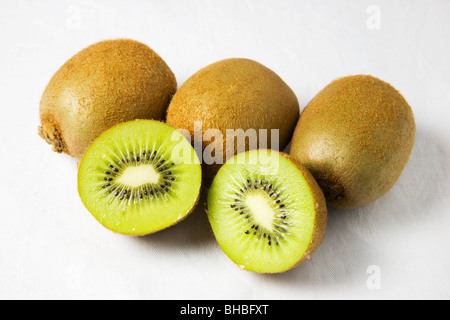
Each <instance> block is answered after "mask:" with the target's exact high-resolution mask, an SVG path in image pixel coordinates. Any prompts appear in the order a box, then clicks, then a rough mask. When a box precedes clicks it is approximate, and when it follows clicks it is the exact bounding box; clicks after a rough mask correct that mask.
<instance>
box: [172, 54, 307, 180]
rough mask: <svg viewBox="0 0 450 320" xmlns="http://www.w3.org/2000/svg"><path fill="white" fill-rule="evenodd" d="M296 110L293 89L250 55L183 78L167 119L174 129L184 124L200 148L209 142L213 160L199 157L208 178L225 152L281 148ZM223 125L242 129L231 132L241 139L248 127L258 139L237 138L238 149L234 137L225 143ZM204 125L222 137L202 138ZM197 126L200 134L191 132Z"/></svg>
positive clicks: (196, 129) (232, 59) (288, 139)
mask: <svg viewBox="0 0 450 320" xmlns="http://www.w3.org/2000/svg"><path fill="white" fill-rule="evenodd" d="M299 111H300V110H299V104H298V100H297V97H296V95H295V94H294V92H293V91H292V90H291V88H289V86H288V85H287V84H286V83H285V82H284V81H283V80H282V79H281V78H280V77H279V76H278V75H277V74H276V73H275V72H273V71H272V70H270V69H268V68H267V67H265V66H264V65H262V64H260V63H258V62H256V61H253V60H250V59H244V58H231V59H225V60H221V61H218V62H215V63H213V64H210V65H208V66H206V67H204V68H203V69H201V70H199V71H198V72H197V73H195V74H194V75H192V76H191V77H190V78H189V79H188V80H186V82H185V83H183V85H182V86H181V87H180V88H179V89H178V91H177V93H175V95H174V97H173V99H172V101H171V103H170V105H169V108H168V110H167V119H166V121H167V123H168V124H169V125H171V126H173V127H175V128H177V129H185V130H187V131H188V132H189V134H190V135H191V141H194V143H195V142H196V143H197V144H198V145H200V144H201V147H202V150H204V151H205V148H207V147H208V146H209V147H211V150H212V152H211V154H212V156H213V157H215V158H216V160H218V161H214V163H208V162H207V160H206V159H205V158H203V159H202V160H203V161H202V164H203V168H204V176H205V178H206V179H209V180H211V179H212V178H213V176H214V175H215V174H216V172H217V170H218V169H219V167H220V165H221V164H223V163H224V162H225V161H226V159H227V156H228V158H231V157H232V156H234V155H235V154H237V153H238V151H239V152H243V151H248V150H249V149H250V148H252V149H256V147H258V148H272V149H275V150H277V149H279V150H282V149H283V148H285V147H286V145H287V144H288V143H289V141H290V139H291V136H292V133H293V130H294V128H295V124H296V123H297V120H298V117H299ZM199 126H201V130H200V128H199ZM227 129H230V130H241V131H240V133H238V134H236V139H241V141H242V138H244V139H246V137H245V136H244V133H247V132H248V131H247V130H249V129H250V130H253V133H254V134H255V135H256V140H257V144H258V145H257V146H251V145H250V143H249V140H250V138H249V139H248V140H245V146H242V144H241V147H243V148H241V150H238V149H237V148H238V147H239V142H238V141H236V142H235V143H233V145H234V147H233V146H231V143H230V144H228V147H227V141H226V140H227V139H226V138H229V136H228V137H227ZM261 129H266V130H267V131H265V133H267V136H264V137H262V134H261V132H262V130H261ZM208 130H216V132H219V133H220V134H221V136H222V138H223V139H217V136H214V137H213V138H211V137H208V138H206V136H205V133H207V132H208ZM274 130H276V131H274ZM196 131H197V132H198V131H199V132H200V134H194V133H195V132H196ZM274 132H276V134H277V135H278V136H275V133H274ZM249 134H250V135H251V134H252V132H250V133H249ZM209 138H211V139H209ZM247 138H248V136H247ZM262 139H264V141H263V145H261V141H262ZM208 140H212V141H211V142H210V141H208ZM275 140H277V141H275ZM266 142H267V145H265V143H266ZM277 143H278V146H276V147H274V145H275V144H277ZM196 149H197V148H196ZM197 151H198V150H197ZM204 153H206V152H204Z"/></svg>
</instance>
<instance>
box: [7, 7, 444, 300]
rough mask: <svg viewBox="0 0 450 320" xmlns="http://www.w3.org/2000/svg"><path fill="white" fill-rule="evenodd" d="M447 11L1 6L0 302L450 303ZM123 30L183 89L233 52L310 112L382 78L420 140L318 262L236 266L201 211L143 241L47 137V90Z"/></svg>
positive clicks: (334, 225)
mask: <svg viewBox="0 0 450 320" xmlns="http://www.w3.org/2000/svg"><path fill="white" fill-rule="evenodd" d="M449 16H450V2H449V1H446V0H441V1H438V0H433V1H430V0H429V1H417V0H399V1H388V0H386V1H381V0H369V1H367V0H347V1H335V0H322V1H261V0H258V1H256V0H255V1H244V0H232V1H229V0H228V1H218V0H212V1H211V0H210V1H207V0H202V1H200V0H198V1H106V0H105V1H90V0H89V1H88V0H86V1H77V0H70V1H67V0H48V1H18V0H2V1H1V2H0V36H1V39H2V45H1V50H0V97H1V106H0V108H1V110H2V113H1V115H2V116H1V117H0V121H1V125H0V130H1V131H0V132H1V137H2V142H1V144H0V146H1V156H0V168H1V170H0V200H1V203H2V209H1V213H0V298H1V299H341V298H342V299H433V298H434V299H448V298H450V291H449V285H450V275H449V270H450V268H449V267H450V265H449V262H450V260H449V252H450V250H449V249H450V246H449V226H450V224H449V213H450V212H449V209H450V182H449V181H450V179H449V178H450V175H449V169H450V166H449V157H450V126H449V123H448V121H449V119H450V107H449V106H450V93H449V91H450V89H449V88H450V80H449V74H450V63H449V57H450V44H449V39H450V20H449ZM119 37H126V38H132V39H135V40H139V41H142V42H144V43H146V44H148V45H149V46H150V47H151V48H153V49H154V50H155V51H156V52H158V53H159V54H160V55H161V56H162V57H163V59H164V60H165V61H166V62H167V63H168V65H169V66H170V67H171V68H172V70H173V71H174V73H175V75H176V77H177V80H178V85H181V84H182V83H183V82H184V81H185V80H186V79H187V78H188V77H189V76H190V75H192V74H193V73H195V72H196V71H197V70H198V69H200V68H201V67H204V66H206V65H208V64H210V63H212V62H215V61H217V60H220V59H224V58H229V57H245V58H251V59H254V60H256V61H259V62H261V63H263V64H264V65H266V66H267V67H269V68H271V69H272V70H274V71H275V72H277V73H278V74H279V75H280V76H281V77H282V78H283V79H284V80H285V81H286V82H287V83H288V84H289V86H291V88H292V89H293V90H294V91H295V93H296V94H297V96H298V98H299V101H300V105H301V108H302V109H303V108H304V107H305V106H306V104H307V103H308V101H309V100H310V99H311V98H312V97H313V96H314V95H315V94H316V93H317V92H319V91H320V90H321V89H322V88H323V87H324V86H325V85H326V84H328V83H329V82H330V81H332V80H334V79H335V78H338V77H341V76H346V75H351V74H361V73H364V74H372V75H374V76H377V77H379V78H381V79H383V80H385V81H388V82H390V83H391V84H392V85H393V86H394V87H396V88H397V89H398V90H399V91H400V92H401V93H402V94H403V95H404V96H405V98H406V99H407V101H408V102H409V103H410V105H411V106H412V108H413V111H414V114H415V117H416V125H417V137H416V145H415V147H414V150H413V153H412V156H411V158H410V161H409V163H408V165H407V166H406V169H405V171H404V172H403V174H402V176H401V178H400V180H399V181H398V183H397V184H396V185H395V187H394V188H393V189H392V190H391V191H390V192H389V193H388V194H387V195H386V196H384V197H383V198H382V199H380V200H378V201H376V202H375V203H373V204H370V205H368V206H366V207H363V208H360V209H356V210H350V211H342V210H336V209H330V210H329V222H328V227H327V236H326V238H325V241H324V242H323V244H322V246H321V247H320V248H319V249H318V251H317V252H316V253H315V254H314V255H313V256H312V259H311V260H309V261H307V262H305V263H304V264H302V265H301V266H299V267H297V268H295V269H293V270H291V271H288V272H286V273H283V274H278V275H259V274H254V273H250V272H245V271H242V270H240V269H239V268H238V267H236V266H235V265H234V264H233V263H232V262H231V261H230V260H229V259H228V258H227V257H226V256H225V254H223V253H222V251H221V250H220V248H219V246H218V245H217V243H216V241H215V239H214V237H213V235H212V233H211V230H210V227H209V224H208V221H207V219H206V216H205V212H204V210H203V208H202V207H201V206H200V207H199V208H198V209H197V210H196V211H195V212H194V213H193V214H192V215H191V216H190V217H188V218H187V219H186V220H185V221H183V222H181V223H180V224H178V225H176V226H174V227H172V228H170V229H167V230H165V231H162V232H160V233H157V234H154V235H151V236H147V237H142V238H132V237H126V236H121V235H117V234H114V233H112V232H110V231H108V230H106V229H105V228H103V227H101V226H100V225H99V224H98V223H97V222H96V221H95V220H94V219H93V218H92V217H91V215H90V214H89V213H88V212H87V210H86V209H85V208H84V207H83V205H82V203H81V201H80V199H79V197H78V194H77V185H76V175H77V167H76V160H74V159H72V158H70V157H68V156H65V155H60V154H56V153H53V152H52V151H51V147H50V146H49V145H47V144H46V143H45V142H44V141H43V140H42V139H41V138H40V137H38V135H37V126H38V124H39V116H38V107H39V101H40V97H41V94H42V92H43V90H44V88H45V86H46V84H47V83H48V81H49V79H50V77H51V76H52V74H53V73H54V72H55V71H56V70H57V69H58V68H59V67H60V66H61V65H62V64H63V63H64V62H65V61H66V60H67V59H68V58H70V57H71V56H72V55H73V54H75V53H77V52H78V51H80V50H81V49H83V48H84V47H86V46H88V45H90V44H92V43H95V42H97V41H100V40H104V39H109V38H119Z"/></svg>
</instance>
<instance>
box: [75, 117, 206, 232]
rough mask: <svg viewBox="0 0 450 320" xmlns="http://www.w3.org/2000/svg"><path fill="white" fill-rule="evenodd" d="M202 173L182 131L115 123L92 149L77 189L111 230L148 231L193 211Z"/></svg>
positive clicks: (145, 122)
mask: <svg viewBox="0 0 450 320" xmlns="http://www.w3.org/2000/svg"><path fill="white" fill-rule="evenodd" d="M201 176H202V174H201V166H200V163H199V159H198V158H197V154H196V153H195V151H194V149H193V148H192V146H191V145H190V143H189V142H188V141H187V140H186V139H185V138H184V137H183V136H182V135H181V134H180V133H178V132H177V131H176V130H175V129H174V128H172V127H170V126H169V125H167V124H164V123H161V122H158V121H153V120H136V121H130V122H126V123H123V124H119V125H116V126H114V127H112V128H111V129H109V130H107V131H106V132H105V133H103V134H102V135H101V136H100V137H99V138H97V139H96V140H95V141H94V143H93V144H92V145H91V146H90V147H89V149H88V150H87V151H86V153H85V154H84V156H83V158H82V159H81V162H80V164H79V171H78V192H79V195H80V197H81V200H82V202H83V204H84V205H85V206H86V208H87V209H88V210H89V211H90V212H91V214H92V215H93V216H94V217H95V218H96V219H97V220H98V221H99V222H100V223H101V224H102V225H104V226H105V227H107V228H108V229H110V230H112V231H115V232H118V233H121V234H127V235H145V234H149V233H153V232H156V231H158V230H161V229H164V228H166V227H168V226H170V225H173V224H175V223H176V222H178V221H180V220H182V219H183V218H185V217H186V216H187V215H188V214H189V213H190V212H191V211H192V210H193V209H194V207H195V205H196V203H197V201H198V198H199V194H200V187H201V180H202V178H201Z"/></svg>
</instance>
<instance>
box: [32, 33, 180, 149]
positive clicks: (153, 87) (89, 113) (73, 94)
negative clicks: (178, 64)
mask: <svg viewBox="0 0 450 320" xmlns="http://www.w3.org/2000/svg"><path fill="white" fill-rule="evenodd" d="M176 88H177V83H176V79H175V76H174V74H173V73H172V71H171V70H170V68H169V67H168V66H167V64H166V63H165V62H164V61H163V60H162V58H161V57H160V56H159V55H158V54H157V53H155V52H154V51H153V50H152V49H150V48H149V47H148V46H146V45H145V44H142V43H140V42H137V41H134V40H129V39H117V40H106V41H102V42H98V43H96V44H93V45H91V46H89V47H88V48H86V49H84V50H82V51H80V52H79V53H78V54H76V55H75V56H73V57H72V58H71V59H69V60H68V61H67V62H66V63H65V64H64V65H63V66H62V67H61V68H60V69H59V70H58V71H57V72H56V73H55V74H54V75H53V77H52V78H51V80H50V82H49V83H48V85H47V87H46V89H45V91H44V93H43V95H42V98H41V102H40V110H39V113H40V122H41V126H39V127H38V133H39V135H40V136H41V137H42V138H43V139H44V140H45V141H46V142H48V143H49V144H51V145H53V150H54V151H56V152H58V153H61V152H64V153H67V154H69V155H71V156H73V157H76V158H81V157H82V155H83V154H84V152H85V151H86V150H87V148H88V147H89V146H90V145H91V143H92V142H93V141H94V140H95V138H97V137H98V136H100V134H102V133H103V132H104V131H106V130H107V129H109V128H111V127H112V126H114V125H116V124H119V123H122V122H126V121H130V120H134V119H155V120H163V119H164V116H165V112H166V110H167V106H168V104H169V102H170V99H171V98H172V96H173V94H174V93H175V91H176Z"/></svg>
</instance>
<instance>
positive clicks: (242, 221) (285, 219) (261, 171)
mask: <svg viewBox="0 0 450 320" xmlns="http://www.w3.org/2000/svg"><path fill="white" fill-rule="evenodd" d="M208 218H209V221H210V223H211V227H212V230H213V232H214V235H215V237H216V239H217V241H218V243H219V245H220V247H221V248H222V250H223V251H224V252H225V253H226V254H227V255H228V257H229V258H230V259H231V260H232V261H233V262H235V263H236V264H237V265H239V266H240V267H242V268H243V269H245V270H249V271H255V272H260V273H277V272H283V271H286V270H288V269H291V268H293V267H295V266H297V265H299V264H300V263H302V262H303V261H305V260H306V259H309V257H310V255H311V254H312V253H313V252H314V251H315V250H316V249H317V248H318V246H319V245H320V243H321V242H322V240H323V238H324V236H325V228H326V221H327V210H326V204H325V198H324V196H323V193H322V191H321V190H320V188H319V186H318V184H317V183H316V182H315V180H314V178H313V177H312V175H311V174H310V173H309V172H308V170H306V168H304V167H303V166H302V165H300V164H299V163H298V162H296V161H295V160H293V159H291V158H290V157H289V156H288V155H286V154H284V153H278V152H276V151H273V150H253V151H249V152H244V153H239V154H238V155H236V156H235V157H233V158H231V159H229V160H228V161H227V162H226V163H225V164H224V165H223V166H222V167H221V168H220V170H219V171H218V173H217V175H216V177H215V178H214V180H213V182H212V185H211V188H210V190H209V192H208Z"/></svg>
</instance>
